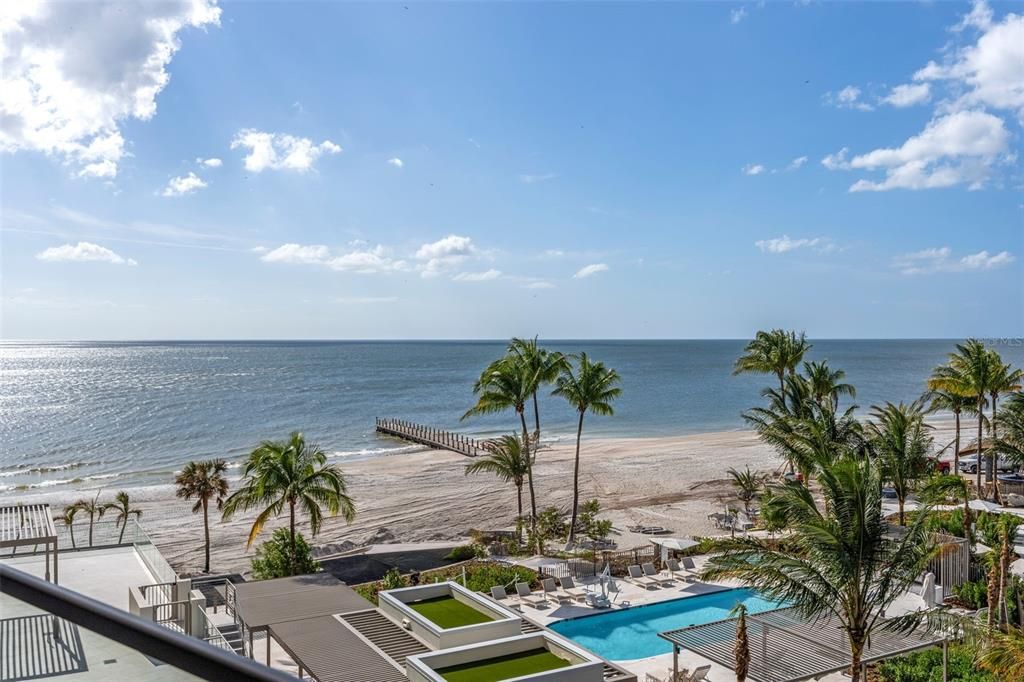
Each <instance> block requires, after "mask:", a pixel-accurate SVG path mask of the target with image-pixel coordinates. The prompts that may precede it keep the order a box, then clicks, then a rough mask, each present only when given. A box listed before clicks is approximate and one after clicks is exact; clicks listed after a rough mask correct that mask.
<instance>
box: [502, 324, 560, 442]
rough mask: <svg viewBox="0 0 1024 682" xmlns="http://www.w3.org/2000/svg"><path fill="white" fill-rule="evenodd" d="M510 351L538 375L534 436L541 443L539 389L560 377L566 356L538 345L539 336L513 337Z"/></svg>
mask: <svg viewBox="0 0 1024 682" xmlns="http://www.w3.org/2000/svg"><path fill="white" fill-rule="evenodd" d="M508 352H509V354H510V355H513V356H515V357H517V358H518V360H519V362H521V363H523V364H525V365H526V366H527V367H529V368H531V369H532V370H533V372H534V374H535V376H536V377H537V385H536V386H534V387H533V420H534V426H535V430H534V437H535V439H536V442H537V443H538V444H539V443H540V407H539V406H538V404H537V391H538V390H539V389H540V386H541V385H542V384H550V383H553V382H554V381H555V379H557V378H558V374H559V373H560V372H561V371H562V367H563V366H564V365H565V356H564V355H562V354H561V353H559V352H557V351H549V350H547V349H546V348H541V347H540V346H538V345H537V337H536V336H535V337H533V338H532V339H520V338H513V339H512V341H511V342H510V343H509V345H508Z"/></svg>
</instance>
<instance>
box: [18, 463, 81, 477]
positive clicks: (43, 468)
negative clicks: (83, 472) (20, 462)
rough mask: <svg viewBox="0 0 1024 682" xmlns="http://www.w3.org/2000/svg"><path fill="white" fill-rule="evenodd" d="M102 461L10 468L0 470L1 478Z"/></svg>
mask: <svg viewBox="0 0 1024 682" xmlns="http://www.w3.org/2000/svg"><path fill="white" fill-rule="evenodd" d="M100 463H101V462H71V463H70V464H54V465H53V466H41V467H25V468H22V469H10V470H7V471H0V478H9V477H11V476H24V475H27V474H49V473H53V472H54V471H67V470H68V469H78V468H79V467H85V466H92V465H94V464H100Z"/></svg>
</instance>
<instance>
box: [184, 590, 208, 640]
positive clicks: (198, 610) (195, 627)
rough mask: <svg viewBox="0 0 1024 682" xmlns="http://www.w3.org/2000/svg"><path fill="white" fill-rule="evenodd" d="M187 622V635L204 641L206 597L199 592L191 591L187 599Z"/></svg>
mask: <svg viewBox="0 0 1024 682" xmlns="http://www.w3.org/2000/svg"><path fill="white" fill-rule="evenodd" d="M188 602H189V603H188V606H189V622H188V626H189V627H188V628H187V629H188V633H189V634H190V635H192V636H193V637H195V638H196V639H202V640H205V639H206V618H205V617H204V616H205V615H206V614H205V613H204V610H205V609H206V597H204V596H203V593H202V592H200V591H199V590H192V591H191V592H190V593H189V598H188Z"/></svg>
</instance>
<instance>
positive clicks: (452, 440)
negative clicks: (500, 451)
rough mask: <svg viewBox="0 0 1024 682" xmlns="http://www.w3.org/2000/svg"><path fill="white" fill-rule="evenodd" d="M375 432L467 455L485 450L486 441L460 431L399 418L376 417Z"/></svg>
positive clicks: (477, 453) (471, 455) (472, 455)
mask: <svg viewBox="0 0 1024 682" xmlns="http://www.w3.org/2000/svg"><path fill="white" fill-rule="evenodd" d="M377 433H383V434H385V435H387V436H394V437H395V438H401V439H402V440H407V441H411V442H413V443H419V444H421V445H426V446H427V447H431V448H434V449H436V450H451V451H452V452H457V453H459V454H460V455H465V456H467V457H476V456H477V455H480V454H483V453H486V452H487V443H486V441H480V440H476V439H475V438H469V437H467V436H463V435H462V434H460V433H453V432H451V431H442V430H441V429H435V428H433V427H431V426H423V425H422V424H413V423H412V422H407V421H402V420H401V419H381V418H380V417H377Z"/></svg>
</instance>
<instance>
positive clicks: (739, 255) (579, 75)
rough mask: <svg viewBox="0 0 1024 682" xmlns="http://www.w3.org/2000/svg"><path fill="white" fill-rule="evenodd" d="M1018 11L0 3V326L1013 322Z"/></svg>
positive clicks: (308, 333)
mask: <svg viewBox="0 0 1024 682" xmlns="http://www.w3.org/2000/svg"><path fill="white" fill-rule="evenodd" d="M1022 15H1024V10H1022V6H1021V5H1019V4H1007V3H996V2H992V3H986V2H976V3H974V4H970V3H955V2H906V3H877V2H873V3H854V2H843V3H825V2H813V1H812V2H795V3H794V2H761V3H751V2H746V3H728V2H715V3H677V4H668V3H651V4H637V3H626V4H615V3H596V4H586V3H554V4H544V3H452V4H434V3H426V2H415V1H411V0H410V1H406V2H397V3H384V2H378V3H341V2H288V3H284V2H279V3H275V2H225V3H221V4H215V3H214V2H213V1H212V0H180V1H168V2H152V3H135V4H130V3H116V2H114V3H111V2H88V3H71V2H60V3H33V2H19V3H4V4H3V6H2V8H0V32H2V39H0V59H2V65H3V69H2V74H0V174H2V176H0V268H2V272H0V336H2V338H4V339H110V340H121V339H262V338H275V339H297V338H298V339H322V338H328V339H351V338H365V339H391V338H413V339H430V338H441V339H448V338H486V339H495V338H507V337H509V336H512V335H518V336H530V335H534V334H539V335H540V336H542V337H545V338H745V337H749V336H751V335H752V334H753V333H754V332H755V331H756V330H757V329H762V328H770V327H786V328H794V329H802V330H806V332H807V333H808V335H809V336H811V337H813V338H902V337H909V338H925V337H943V338H950V337H965V336H981V337H1020V336H1024V266H1022V263H1021V259H1022V258H1024V172H1022V169H1021V157H1020V152H1021V147H1022V145H1021V136H1022V132H1024V16H1022Z"/></svg>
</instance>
